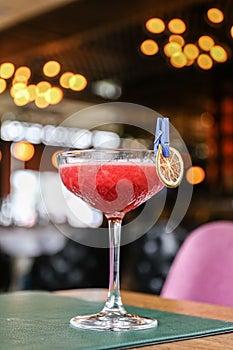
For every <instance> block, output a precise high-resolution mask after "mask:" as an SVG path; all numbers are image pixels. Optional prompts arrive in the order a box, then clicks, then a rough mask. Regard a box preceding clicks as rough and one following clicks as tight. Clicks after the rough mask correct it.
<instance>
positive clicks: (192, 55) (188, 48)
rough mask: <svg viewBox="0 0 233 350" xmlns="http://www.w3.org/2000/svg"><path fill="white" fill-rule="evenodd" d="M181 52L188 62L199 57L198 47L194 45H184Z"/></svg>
mask: <svg viewBox="0 0 233 350" xmlns="http://www.w3.org/2000/svg"><path fill="white" fill-rule="evenodd" d="M183 52H184V54H185V56H186V57H187V58H188V59H189V60H195V59H196V58H197V57H198V55H199V49H198V47H197V46H196V45H195V44H191V43H189V44H186V45H185V46H184V48H183Z"/></svg>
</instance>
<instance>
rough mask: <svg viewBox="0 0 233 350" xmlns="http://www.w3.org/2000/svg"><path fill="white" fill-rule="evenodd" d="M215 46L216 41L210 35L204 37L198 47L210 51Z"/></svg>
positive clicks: (200, 39) (201, 37)
mask: <svg viewBox="0 0 233 350" xmlns="http://www.w3.org/2000/svg"><path fill="white" fill-rule="evenodd" d="M214 44H215V42H214V39H213V38H211V36H209V35H202V36H200V38H199V39H198V45H199V47H200V48H201V49H202V50H204V51H210V49H211V47H213V46H214Z"/></svg>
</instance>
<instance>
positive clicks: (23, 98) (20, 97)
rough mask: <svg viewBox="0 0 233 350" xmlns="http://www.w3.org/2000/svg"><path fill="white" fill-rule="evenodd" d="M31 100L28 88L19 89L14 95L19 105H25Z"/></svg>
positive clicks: (15, 101)
mask: <svg viewBox="0 0 233 350" xmlns="http://www.w3.org/2000/svg"><path fill="white" fill-rule="evenodd" d="M28 102H30V95H29V92H28V90H27V89H21V90H17V91H16V92H15V95H14V103H15V104H16V105H17V106H25V105H26V104H27V103H28Z"/></svg>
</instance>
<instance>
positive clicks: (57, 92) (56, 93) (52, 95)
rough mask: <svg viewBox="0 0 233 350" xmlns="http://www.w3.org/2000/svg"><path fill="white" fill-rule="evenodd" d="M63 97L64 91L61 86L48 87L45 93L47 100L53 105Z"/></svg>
mask: <svg viewBox="0 0 233 350" xmlns="http://www.w3.org/2000/svg"><path fill="white" fill-rule="evenodd" d="M62 98H63V92H62V90H61V89H60V88H59V87H55V86H54V87H52V88H50V89H48V90H47V91H46V93H45V99H46V101H47V102H48V103H49V104H51V105H56V104H57V103H59V102H61V100H62Z"/></svg>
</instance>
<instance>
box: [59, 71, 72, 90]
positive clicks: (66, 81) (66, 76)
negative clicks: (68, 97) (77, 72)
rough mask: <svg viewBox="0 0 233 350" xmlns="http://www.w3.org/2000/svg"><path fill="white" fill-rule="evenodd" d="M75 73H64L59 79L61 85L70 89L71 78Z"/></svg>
mask: <svg viewBox="0 0 233 350" xmlns="http://www.w3.org/2000/svg"><path fill="white" fill-rule="evenodd" d="M73 75H74V73H72V72H65V73H63V74H62V75H61V77H60V79H59V83H60V85H61V86H62V87H63V88H65V89H69V80H70V78H71V77H72V76H73Z"/></svg>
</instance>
